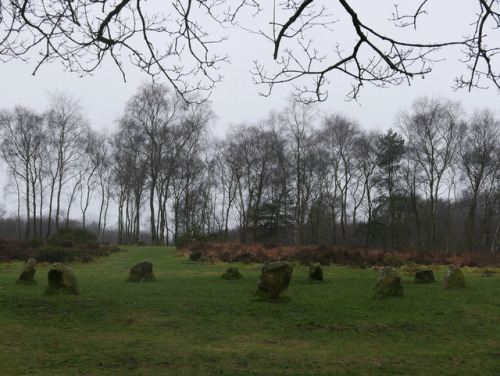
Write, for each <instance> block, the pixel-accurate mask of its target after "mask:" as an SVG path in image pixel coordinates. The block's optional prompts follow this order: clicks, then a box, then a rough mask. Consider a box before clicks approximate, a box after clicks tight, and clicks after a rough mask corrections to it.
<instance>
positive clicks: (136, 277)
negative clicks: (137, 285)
mask: <svg viewBox="0 0 500 376" xmlns="http://www.w3.org/2000/svg"><path fill="white" fill-rule="evenodd" d="M127 282H156V277H155V276H154V274H153V263H152V262H151V261H148V260H144V261H141V262H138V263H137V264H135V265H134V266H132V268H130V276H129V277H128V279H127Z"/></svg>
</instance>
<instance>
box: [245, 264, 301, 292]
mask: <svg viewBox="0 0 500 376" xmlns="http://www.w3.org/2000/svg"><path fill="white" fill-rule="evenodd" d="M292 272H293V264H292V263H291V262H288V261H275V262H270V263H268V264H266V265H264V267H263V268H262V271H261V273H260V277H259V280H258V281H257V287H256V289H255V294H254V297H256V298H272V299H277V298H282V297H283V296H284V295H285V293H286V290H287V289H288V285H289V284H290V280H291V279H292Z"/></svg>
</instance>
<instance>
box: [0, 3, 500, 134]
mask: <svg viewBox="0 0 500 376" xmlns="http://www.w3.org/2000/svg"><path fill="white" fill-rule="evenodd" d="M470 3H474V2H470V1H468V0H440V1H439V2H437V4H438V5H441V6H442V7H443V9H445V8H446V7H447V6H449V5H453V6H452V8H453V11H454V12H455V13H454V14H453V13H447V17H446V19H443V20H441V21H442V22H436V19H435V18H432V17H431V15H433V13H431V15H429V16H428V18H427V19H428V20H429V25H430V26H428V25H425V23H424V24H423V25H422V24H421V26H420V27H421V28H424V29H427V30H428V33H429V35H433V34H435V33H436V32H437V31H439V33H441V34H442V35H443V38H446V37H447V36H448V33H452V31H453V25H454V24H455V23H456V22H459V21H460V22H464V21H463V20H460V17H461V16H463V17H464V19H465V18H466V17H469V16H470V15H471V9H470V8H467V6H466V5H467V4H470ZM362 4H364V5H363V6H361V5H362ZM377 4H379V5H381V4H385V5H386V8H381V7H380V6H373V5H371V6H370V5H368V6H367V5H366V2H364V1H360V0H355V1H353V2H352V5H353V6H355V7H356V9H355V10H356V11H358V12H360V15H361V16H363V15H365V14H369V15H373V16H374V17H378V18H381V19H382V21H381V22H383V23H386V19H387V18H388V17H389V16H390V13H389V10H390V7H387V6H390V5H392V1H385V0H384V1H380V2H377ZM431 10H432V9H431ZM438 11H442V9H437V10H436V11H435V13H434V14H438V13H437V12H438ZM377 12H378V13H377ZM387 13H389V14H387ZM384 15H386V16H384ZM383 17H385V18H383ZM424 21H425V19H424ZM374 22H377V19H376V18H375V19H374ZM341 27H342V24H339V25H338V31H339V35H342V34H341V33H340V32H341V31H342V29H341ZM229 35H230V37H231V40H230V42H229V43H228V44H227V50H228V52H229V53H230V55H231V64H230V65H225V66H223V67H222V69H221V73H222V74H223V75H224V81H223V82H222V83H220V84H219V85H218V86H217V87H216V88H215V90H214V91H213V94H212V97H211V100H212V102H213V104H212V105H213V110H214V111H215V113H216V114H217V115H218V117H219V119H218V121H217V122H216V124H215V126H214V130H215V132H216V133H217V134H223V132H224V131H225V130H226V129H227V127H228V126H229V125H230V124H239V123H242V122H254V121H257V120H259V119H261V118H263V117H265V116H266V114H267V113H268V112H269V111H270V110H273V109H275V110H281V109H283V107H284V106H285V99H286V97H287V96H288V95H289V93H290V92H291V90H292V88H291V86H282V87H279V88H277V89H276V90H275V92H274V93H273V95H272V96H271V97H268V98H264V97H261V96H259V94H258V93H259V90H262V89H263V88H262V87H259V86H256V85H254V84H253V83H252V77H251V75H250V73H249V71H250V70H251V69H252V66H253V63H252V61H253V60H254V59H256V58H259V57H261V56H265V57H267V58H269V57H270V56H271V54H272V49H271V46H270V45H269V44H265V43H263V40H262V39H260V38H258V37H257V36H255V35H250V34H248V33H245V32H234V31H230V32H229ZM451 36H452V34H450V37H451ZM330 42H331V41H329V40H327V41H325V43H330ZM440 58H442V59H446V61H444V62H441V63H440V64H438V65H437V66H436V67H435V68H434V72H433V73H432V74H430V75H428V76H427V77H426V78H425V79H421V78H416V79H414V80H413V81H412V85H411V86H408V85H406V84H405V85H402V86H399V87H391V88H387V89H380V88H375V87H370V86H366V87H365V88H364V89H363V90H362V91H361V95H360V98H359V101H358V102H346V101H345V94H346V93H347V92H348V91H349V82H347V81H346V80H342V78H340V79H336V80H335V81H334V82H332V83H331V84H330V85H329V87H328V89H329V99H328V100H327V101H326V102H325V103H323V104H322V105H321V106H320V108H321V110H322V111H324V112H327V113H331V112H342V113H344V114H348V115H350V116H352V117H353V118H354V119H356V120H357V121H358V122H359V123H360V124H361V125H362V126H363V127H364V128H367V129H373V128H377V129H380V130H385V129H387V128H389V127H390V126H392V125H393V122H394V116H395V114H396V113H397V112H398V111H399V110H401V109H407V108H409V106H410V105H411V102H412V101H413V100H415V99H416V98H418V97H419V96H422V95H432V96H444V97H447V98H451V99H455V100H460V101H462V103H463V104H464V108H465V109H466V110H467V111H468V112H471V111H472V110H473V109H475V108H478V107H489V108H491V109H493V110H495V111H496V113H497V114H498V110H497V109H498V108H499V107H500V106H498V104H499V101H500V95H499V93H498V90H496V89H489V90H474V91H472V92H471V93H469V92H468V91H465V90H462V91H459V92H454V91H453V90H452V89H451V86H452V83H453V78H454V76H455V75H457V74H460V72H461V69H462V67H463V66H462V65H461V64H460V62H459V61H458V59H459V56H458V55H457V54H455V53H454V52H453V51H447V52H446V53H445V54H442V55H441V56H440ZM34 66H35V65H34V61H33V62H32V63H30V64H26V63H23V62H21V61H10V62H8V63H3V64H2V65H1V68H0V88H1V89H0V108H11V107H12V106H14V105H23V106H27V107H31V108H34V109H37V110H40V111H42V110H44V109H45V107H46V105H47V94H46V93H47V91H53V90H59V91H64V92H68V93H71V95H73V96H74V97H75V98H79V99H81V103H82V106H83V107H84V108H85V109H86V111H87V115H88V117H89V119H90V122H91V125H92V127H94V128H96V129H101V128H106V129H109V130H112V129H114V127H115V126H116V124H115V120H116V119H117V118H118V117H120V115H121V114H122V112H123V109H124V106H125V103H126V101H127V100H128V99H129V98H130V97H131V96H132V95H133V94H134V93H135V91H136V89H137V87H138V86H139V85H140V84H141V82H145V81H147V80H148V77H147V76H146V75H144V74H141V73H140V72H138V71H137V70H134V68H133V67H127V68H126V69H127V82H124V81H123V78H122V76H121V73H120V72H119V71H118V69H116V67H115V66H114V65H113V64H112V63H111V62H109V61H108V62H107V63H106V64H105V65H104V66H103V67H102V68H101V69H98V70H97V71H96V72H95V75H94V76H87V77H83V78H80V77H78V76H77V75H76V74H74V73H66V72H64V71H63V70H62V67H61V65H59V64H58V63H52V64H50V65H46V66H42V68H41V69H40V70H39V71H38V72H37V75H36V76H32V75H31V73H32V71H33V69H34Z"/></svg>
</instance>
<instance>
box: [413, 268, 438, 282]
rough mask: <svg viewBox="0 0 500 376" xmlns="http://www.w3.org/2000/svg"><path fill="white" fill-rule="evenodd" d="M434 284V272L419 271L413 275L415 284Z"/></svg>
mask: <svg viewBox="0 0 500 376" xmlns="http://www.w3.org/2000/svg"><path fill="white" fill-rule="evenodd" d="M433 282H436V280H435V279H434V272H433V271H432V270H430V269H429V270H420V271H418V272H416V273H415V283H417V284H422V283H433Z"/></svg>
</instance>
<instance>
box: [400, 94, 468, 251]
mask: <svg viewBox="0 0 500 376" xmlns="http://www.w3.org/2000/svg"><path fill="white" fill-rule="evenodd" d="M460 108H461V107H460V103H458V102H452V101H449V100H444V99H431V98H428V97H423V98H420V99H418V100H417V101H415V102H414V104H413V106H412V110H411V111H410V112H406V113H402V114H401V115H400V117H399V119H398V127H399V129H400V130H401V132H402V135H403V136H404V137H405V139H406V143H407V145H408V152H409V153H410V155H409V157H410V158H413V159H414V160H415V161H416V162H417V163H418V165H419V168H420V169H421V172H422V177H421V178H422V179H423V182H424V186H425V189H424V194H425V195H426V197H427V199H428V200H429V205H430V207H429V220H428V227H429V229H428V232H427V234H428V241H427V246H428V247H430V248H433V247H434V245H435V240H436V219H437V217H436V216H437V202H438V199H439V197H440V195H441V194H442V188H443V187H442V182H443V179H444V177H445V174H446V173H447V172H448V170H449V169H450V168H451V167H452V163H453V161H454V158H455V156H456V154H457V152H458V150H459V145H460V140H461V137H462V136H463V134H464V130H465V122H464V119H463V115H464V114H463V112H462V111H461V110H460Z"/></svg>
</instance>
